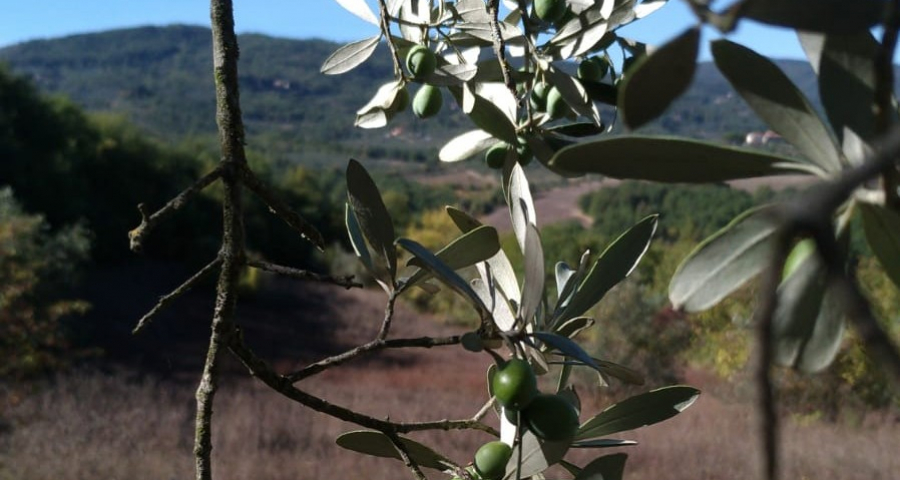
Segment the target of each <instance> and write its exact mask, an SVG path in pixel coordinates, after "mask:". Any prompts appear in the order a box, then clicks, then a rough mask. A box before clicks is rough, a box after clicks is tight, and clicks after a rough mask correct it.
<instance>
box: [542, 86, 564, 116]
mask: <svg viewBox="0 0 900 480" xmlns="http://www.w3.org/2000/svg"><path fill="white" fill-rule="evenodd" d="M568 110H569V105H568V104H566V101H565V99H563V97H562V93H560V91H559V89H558V88H556V87H553V88H551V89H550V93H548V94H547V115H550V118H553V119H557V118H562V117H564V116H566V112H568Z"/></svg>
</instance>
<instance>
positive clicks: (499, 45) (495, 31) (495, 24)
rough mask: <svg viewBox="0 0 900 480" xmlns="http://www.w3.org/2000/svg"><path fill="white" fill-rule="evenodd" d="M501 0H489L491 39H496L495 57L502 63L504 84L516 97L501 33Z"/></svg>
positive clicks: (501, 71) (501, 70)
mask: <svg viewBox="0 0 900 480" xmlns="http://www.w3.org/2000/svg"><path fill="white" fill-rule="evenodd" d="M499 15H500V0H488V16H490V19H491V20H490V24H491V38H493V39H494V55H496V56H497V61H498V62H500V73H501V74H502V75H503V84H504V85H506V88H508V89H509V91H510V92H512V94H513V96H514V97H515V96H516V84H515V82H513V79H512V75H511V74H510V71H509V63H508V62H507V61H506V45H505V43H504V41H503V34H502V32H501V31H500V19H499Z"/></svg>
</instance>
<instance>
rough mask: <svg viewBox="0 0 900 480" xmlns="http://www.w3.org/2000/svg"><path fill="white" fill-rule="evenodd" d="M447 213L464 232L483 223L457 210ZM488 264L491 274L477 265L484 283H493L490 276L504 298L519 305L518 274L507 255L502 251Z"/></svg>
mask: <svg viewBox="0 0 900 480" xmlns="http://www.w3.org/2000/svg"><path fill="white" fill-rule="evenodd" d="M447 213H448V214H449V215H450V218H451V219H452V220H453V223H455V224H456V226H457V227H458V228H459V229H460V231H462V232H468V231H470V230H472V229H474V228H477V227H478V226H480V225H481V222H479V221H478V220H477V219H475V218H474V217H472V216H471V215H469V214H468V213H466V212H463V211H462V210H459V209H457V208H453V207H447ZM486 263H487V264H488V266H489V267H490V272H488V270H487V269H486V268H485V267H484V266H483V265H482V264H478V265H477V266H478V272H479V273H480V274H481V276H482V279H483V280H484V282H485V283H491V282H488V276H490V277H491V279H492V280H493V283H494V284H495V285H496V286H497V287H499V288H500V290H501V291H502V292H503V294H504V296H505V297H506V298H507V299H508V300H511V301H513V302H515V303H516V304H518V303H519V300H520V298H521V297H520V295H519V281H518V280H517V279H516V272H515V271H514V270H513V268H512V264H511V263H510V262H509V258H508V257H507V256H506V253H504V252H503V250H500V251H498V252H497V253H496V254H495V255H494V256H493V257H491V258H489V259H488V260H487V262H486Z"/></svg>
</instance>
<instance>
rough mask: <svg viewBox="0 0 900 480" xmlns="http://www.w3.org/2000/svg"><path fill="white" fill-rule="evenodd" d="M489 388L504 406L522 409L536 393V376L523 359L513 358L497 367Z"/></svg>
mask: <svg viewBox="0 0 900 480" xmlns="http://www.w3.org/2000/svg"><path fill="white" fill-rule="evenodd" d="M491 389H492V390H493V391H494V396H495V397H496V398H497V401H498V402H499V403H500V405H503V407H504V408H511V409H513V410H522V409H523V408H525V407H526V406H527V405H528V404H529V403H530V402H531V400H532V399H533V398H534V397H535V396H536V395H537V393H538V389H537V378H536V377H535V376H534V371H533V370H532V369H531V365H529V364H528V362H526V361H525V360H522V359H519V358H513V359H512V360H510V361H508V362H506V363H504V364H503V365H500V366H499V367H497V373H495V374H494V379H493V381H492V382H491Z"/></svg>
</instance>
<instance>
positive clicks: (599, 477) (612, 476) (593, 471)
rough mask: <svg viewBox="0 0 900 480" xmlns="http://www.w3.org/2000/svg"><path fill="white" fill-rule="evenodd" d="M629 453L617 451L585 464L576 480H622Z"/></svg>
mask: <svg viewBox="0 0 900 480" xmlns="http://www.w3.org/2000/svg"><path fill="white" fill-rule="evenodd" d="M626 460H628V455H626V454H624V453H615V454H612V455H606V456H603V457H600V458H598V459H596V460H594V461H592V462H591V463H589V464H587V465H585V467H584V468H582V469H581V472H579V473H578V475H576V476H575V480H622V475H624V474H625V461H626Z"/></svg>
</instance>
